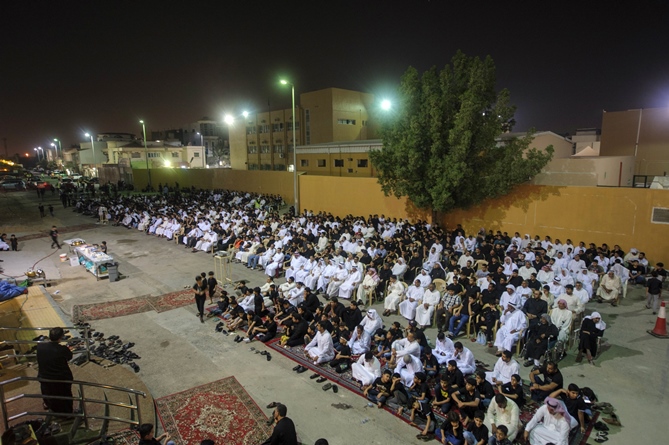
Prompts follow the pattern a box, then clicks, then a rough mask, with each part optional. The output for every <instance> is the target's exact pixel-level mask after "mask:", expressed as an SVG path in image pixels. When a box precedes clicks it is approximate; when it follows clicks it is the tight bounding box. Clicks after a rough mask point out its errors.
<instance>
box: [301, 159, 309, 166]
mask: <svg viewBox="0 0 669 445" xmlns="http://www.w3.org/2000/svg"><path fill="white" fill-rule="evenodd" d="M300 167H309V160H308V159H300Z"/></svg>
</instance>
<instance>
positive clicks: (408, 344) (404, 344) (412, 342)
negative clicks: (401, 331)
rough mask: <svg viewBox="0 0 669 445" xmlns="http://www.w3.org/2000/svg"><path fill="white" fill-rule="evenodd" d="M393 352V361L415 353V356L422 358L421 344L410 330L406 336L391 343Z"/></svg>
mask: <svg viewBox="0 0 669 445" xmlns="http://www.w3.org/2000/svg"><path fill="white" fill-rule="evenodd" d="M390 350H391V351H392V352H391V359H390V360H391V361H393V362H395V361H396V359H401V358H402V357H404V356H405V355H413V356H414V357H417V358H420V344H419V343H418V342H417V341H416V339H415V337H414V335H413V332H409V333H408V334H407V336H406V337H404V338H400V339H399V340H395V341H394V342H393V344H392V345H390Z"/></svg>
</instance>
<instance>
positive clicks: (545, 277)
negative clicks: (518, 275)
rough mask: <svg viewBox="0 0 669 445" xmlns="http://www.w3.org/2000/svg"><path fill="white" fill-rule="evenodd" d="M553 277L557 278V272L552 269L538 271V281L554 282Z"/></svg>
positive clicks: (544, 282) (542, 282) (543, 282)
mask: <svg viewBox="0 0 669 445" xmlns="http://www.w3.org/2000/svg"><path fill="white" fill-rule="evenodd" d="M553 278H555V272H553V271H552V270H543V269H542V270H540V271H539V272H537V281H539V282H540V283H541V284H547V283H552V282H553Z"/></svg>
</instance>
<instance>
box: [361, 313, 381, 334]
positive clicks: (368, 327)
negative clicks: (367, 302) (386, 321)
mask: <svg viewBox="0 0 669 445" xmlns="http://www.w3.org/2000/svg"><path fill="white" fill-rule="evenodd" d="M358 326H362V328H363V329H364V330H365V332H367V333H368V334H369V335H370V336H371V335H374V333H375V332H376V331H377V330H378V329H380V328H381V327H382V326H383V320H381V317H379V315H378V314H377V313H376V309H370V310H368V311H367V315H365V317H364V318H363V319H362V321H361V322H360V324H359V325H358Z"/></svg>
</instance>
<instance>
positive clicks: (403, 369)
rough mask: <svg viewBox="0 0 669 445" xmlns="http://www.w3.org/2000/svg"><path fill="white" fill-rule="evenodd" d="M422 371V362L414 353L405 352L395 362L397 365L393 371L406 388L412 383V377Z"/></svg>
mask: <svg viewBox="0 0 669 445" xmlns="http://www.w3.org/2000/svg"><path fill="white" fill-rule="evenodd" d="M421 371H423V364H422V363H421V361H420V359H419V358H418V357H416V356H415V355H411V354H407V355H405V356H404V357H402V359H401V360H399V361H398V362H397V366H396V367H395V370H394V371H393V373H397V374H399V375H400V377H402V383H403V384H404V386H406V387H407V388H408V387H410V386H411V385H413V377H414V375H416V373H417V372H421Z"/></svg>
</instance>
